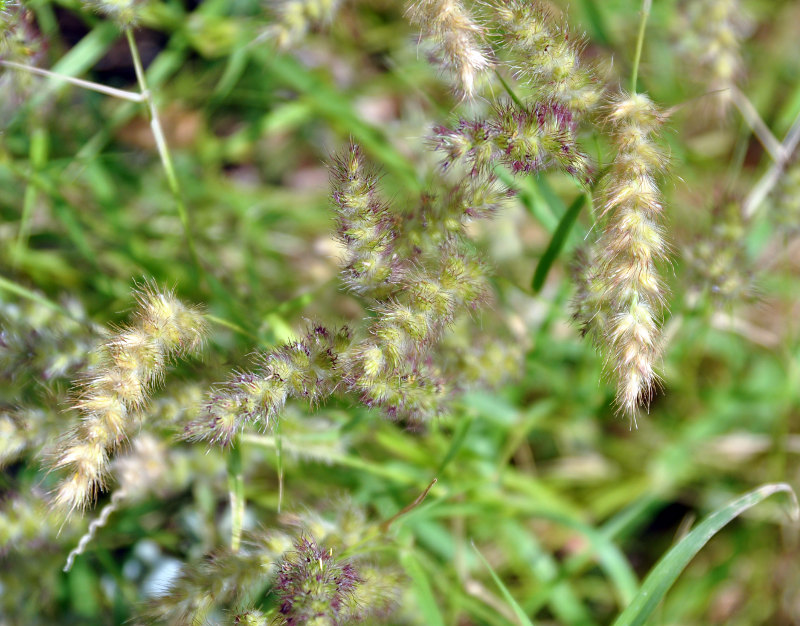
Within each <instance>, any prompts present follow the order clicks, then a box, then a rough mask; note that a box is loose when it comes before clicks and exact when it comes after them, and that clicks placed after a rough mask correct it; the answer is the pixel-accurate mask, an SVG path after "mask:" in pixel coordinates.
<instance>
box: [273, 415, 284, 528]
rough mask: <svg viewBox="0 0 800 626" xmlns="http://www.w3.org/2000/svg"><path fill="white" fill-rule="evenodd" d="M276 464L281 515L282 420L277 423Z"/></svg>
mask: <svg viewBox="0 0 800 626" xmlns="http://www.w3.org/2000/svg"><path fill="white" fill-rule="evenodd" d="M275 463H276V465H277V470H278V513H280V512H281V504H283V436H282V435H281V421H280V420H277V421H276V423H275Z"/></svg>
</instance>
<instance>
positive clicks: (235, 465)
mask: <svg viewBox="0 0 800 626" xmlns="http://www.w3.org/2000/svg"><path fill="white" fill-rule="evenodd" d="M228 492H229V493H230V498H231V550H233V551H234V552H238V551H239V545H240V544H241V542H242V524H243V522H244V478H243V476H242V444H241V442H240V441H239V439H238V437H237V438H236V440H234V442H233V444H232V445H231V449H230V450H229V451H228Z"/></svg>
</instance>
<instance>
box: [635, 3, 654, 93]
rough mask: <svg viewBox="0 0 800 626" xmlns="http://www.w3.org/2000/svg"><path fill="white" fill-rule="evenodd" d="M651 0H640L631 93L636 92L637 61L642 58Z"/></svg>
mask: <svg viewBox="0 0 800 626" xmlns="http://www.w3.org/2000/svg"><path fill="white" fill-rule="evenodd" d="M652 4H653V0H642V13H641V18H640V20H639V35H638V36H637V37H636V53H635V54H634V57H633V70H632V72H631V93H636V82H637V80H638V78H639V63H640V62H641V60H642V47H643V46H644V32H645V29H646V28H647V20H648V18H649V17H650V7H651V6H652Z"/></svg>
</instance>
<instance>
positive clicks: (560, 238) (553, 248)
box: [531, 194, 586, 292]
mask: <svg viewBox="0 0 800 626" xmlns="http://www.w3.org/2000/svg"><path fill="white" fill-rule="evenodd" d="M584 204H586V194H581V195H579V196H578V197H577V198H575V201H574V202H573V203H572V204H571V205H570V206H569V208H568V209H567V211H566V213H564V215H563V216H562V217H561V221H560V222H559V223H558V228H556V232H555V233H553V237H552V238H551V239H550V244H549V245H548V246H547V250H545V251H544V254H543V255H542V258H541V259H539V264H538V265H537V266H536V272H534V274H533V282H532V283H531V288H532V289H533V291H534V292H538V291H539V290H540V289H541V288H542V286H543V285H544V281H545V280H546V279H547V274H548V273H549V272H550V268H551V267H552V266H553V263H554V262H555V260H556V259H557V258H558V255H559V254H561V250H562V249H563V248H564V244H565V243H566V241H567V237H569V234H570V232H572V227H573V226H575V222H576V221H577V219H578V215H579V214H580V212H581V209H582V208H583V205H584Z"/></svg>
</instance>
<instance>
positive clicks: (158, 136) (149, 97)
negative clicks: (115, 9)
mask: <svg viewBox="0 0 800 626" xmlns="http://www.w3.org/2000/svg"><path fill="white" fill-rule="evenodd" d="M125 37H126V38H127V39H128V46H129V48H130V50H131V57H132V58H133V67H134V70H135V71H136V80H137V81H138V83H139V89H140V90H141V92H142V94H141V95H142V99H143V101H144V102H146V103H147V107H148V109H149V111H150V129H151V131H152V133H153V138H154V139H155V142H156V148H157V149H158V155H159V156H160V157H161V164H162V165H163V167H164V174H165V175H166V177H167V184H168V185H169V190H170V192H171V193H172V196H173V198H174V199H175V205H176V206H177V208H178V216H179V217H180V220H181V224H182V225H183V231H184V234H185V236H186V243H187V245H188V246H189V254H190V255H191V257H192V262H193V263H194V266H195V269H196V270H197V271H198V272H199V273H202V267H201V265H200V259H199V257H198V256H197V248H196V246H195V243H194V237H193V236H192V229H191V223H190V221H189V211H188V210H187V208H186V204H185V203H184V201H183V196H182V194H181V187H180V183H179V182H178V176H177V174H176V173H175V166H174V164H173V161H172V154H171V153H170V150H169V145H168V144H167V140H166V138H165V136H164V129H163V127H162V126H161V118H160V117H159V114H158V107H157V106H156V103H155V100H154V98H153V94H152V93H151V92H150V90H149V89H148V87H147V79H146V78H145V74H144V68H143V67H142V59H141V57H140V56H139V47H138V46H137V45H136V39H135V38H134V36H133V31H132V30H131V29H130V28H126V29H125Z"/></svg>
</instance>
